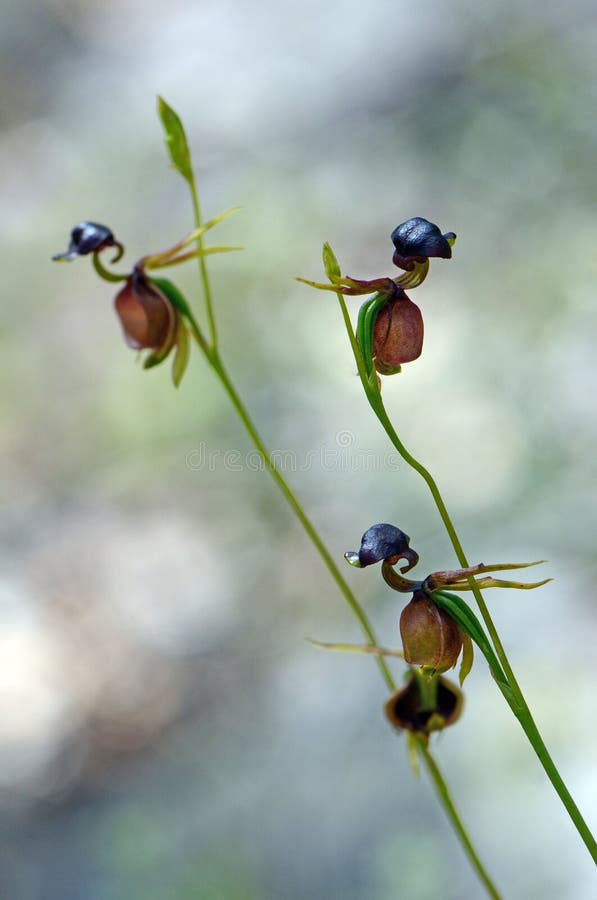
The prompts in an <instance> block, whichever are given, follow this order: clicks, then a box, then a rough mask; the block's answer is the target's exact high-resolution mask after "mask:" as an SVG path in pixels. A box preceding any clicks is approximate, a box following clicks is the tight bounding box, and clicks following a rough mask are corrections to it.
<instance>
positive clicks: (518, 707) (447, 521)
mask: <svg viewBox="0 0 597 900" xmlns="http://www.w3.org/2000/svg"><path fill="white" fill-rule="evenodd" d="M336 296H337V297H338V301H339V303H340V308H341V311H342V317H343V319H344V324H345V325H346V329H347V332H348V336H349V338H350V344H351V347H352V351H353V354H354V357H355V360H356V363H357V367H358V370H359V375H360V377H361V381H362V384H363V388H364V390H365V394H366V396H367V399H368V401H369V405H370V406H371V408H372V410H373V412H374V413H375V415H376V416H377V418H378V420H379V422H380V424H381V426H382V428H383V429H384V431H385V432H386V434H387V435H388V437H389V438H390V441H391V442H392V444H393V445H394V447H395V448H396V450H397V451H398V453H399V454H400V456H401V457H402V458H403V459H404V461H405V462H406V463H408V465H409V466H411V468H413V469H414V470H415V471H416V472H418V473H419V475H420V476H421V477H422V478H423V480H424V481H425V483H426V484H427V486H428V488H429V490H430V492H431V495H432V497H433V500H434V502H435V505H436V507H437V509H438V512H439V514H440V517H441V519H442V522H443V523H444V527H445V529H446V531H447V533H448V536H449V538H450V541H451V543H452V546H453V548H454V551H455V553H456V557H457V559H458V562H459V563H460V565H461V566H462V567H463V568H468V566H469V562H468V560H467V558H466V555H465V553H464V550H463V547H462V544H461V543H460V538H459V537H458V534H457V532H456V529H455V527H454V524H453V522H452V519H451V517H450V515H449V513H448V510H447V507H446V504H445V502H444V499H443V497H442V495H441V493H440V490H439V488H438V486H437V484H436V482H435V479H434V478H433V476H432V475H431V473H430V472H429V471H428V470H427V469H426V468H425V466H423V465H422V464H421V463H420V462H419V461H418V460H417V459H415V457H414V456H413V455H412V454H411V453H409V451H408V450H407V449H406V447H405V446H404V444H403V443H402V441H401V440H400V438H399V436H398V434H397V432H396V429H395V428H394V426H393V425H392V422H391V420H390V417H389V416H388V414H387V412H386V408H385V406H384V403H383V400H382V397H381V394H380V392H379V390H378V389H377V388H376V387H374V386H373V385H372V384H371V382H370V381H369V380H368V379H367V377H366V366H365V362H364V359H363V355H362V353H361V350H360V348H359V346H358V344H357V342H356V338H355V335H354V331H353V328H352V323H351V321H350V316H349V314H348V310H347V307H346V303H345V300H344V297H343V295H342V294H341V293H339V292H338V293H337V294H336ZM469 584H470V586H471V590H472V592H473V594H474V597H475V600H476V601H477V605H478V606H479V610H480V612H481V616H482V617H483V621H484V622H485V625H486V628H487V631H488V632H489V635H490V637H491V640H492V642H493V645H494V647H495V651H496V654H497V656H498V658H499V661H500V663H501V665H502V668H503V670H504V673H505V675H506V678H507V680H508V684H509V685H510V689H511V695H510V694H509V693H508V692H506V691H504V690H502V693H503V695H504V697H505V699H506V700H507V702H508V704H509V705H510V708H511V709H512V711H513V713H514V715H515V716H516V718H517V719H518V721H519V722H520V725H521V727H522V729H523V731H524V732H525V734H526V736H527V738H528V740H529V742H530V744H531V746H532V747H533V749H534V751H535V753H536V754H537V756H538V757H539V760H540V762H541V765H542V766H543V768H544V770H545V773H546V774H547V777H548V778H549V780H550V781H551V783H552V785H553V787H554V788H555V790H556V793H557V794H558V796H559V797H560V800H561V801H562V803H563V804H564V807H565V808H566V810H567V812H568V815H569V816H570V818H571V819H572V821H573V822H574V825H575V826H576V829H577V831H578V833H579V834H580V836H581V838H582V839H583V841H584V843H585V845H586V847H587V849H588V851H589V853H590V854H591V856H592V858H593V860H594V861H595V862H596V863H597V842H596V841H595V838H594V837H593V835H592V833H591V830H590V829H589V827H588V825H587V823H586V822H585V820H584V818H583V816H582V814H581V812H580V810H579V808H578V806H577V805H576V803H575V802H574V800H573V798H572V795H571V794H570V791H569V790H568V788H567V787H566V785H565V783H564V781H563V779H562V777H561V775H560V773H559V772H558V769H557V767H556V765H555V763H554V761H553V759H552V758H551V756H550V754H549V752H548V750H547V747H546V746H545V743H544V741H543V738H542V737H541V734H540V732H539V729H538V728H537V725H536V723H535V721H534V719H533V717H532V714H531V711H530V709H529V706H528V704H527V702H526V700H525V698H524V695H523V693H522V690H521V688H520V685H519V684H518V681H517V679H516V677H515V675H514V672H513V670H512V666H511V665H510V662H509V660H508V657H507V655H506V651H505V650H504V647H503V645H502V642H501V640H500V637H499V634H498V632H497V629H496V627H495V625H494V622H493V619H492V618H491V614H490V612H489V609H488V608H487V604H486V603H485V600H484V599H483V595H482V593H481V591H480V589H479V587H478V585H477V584H476V582H475V580H474V579H473V578H470V579H469Z"/></svg>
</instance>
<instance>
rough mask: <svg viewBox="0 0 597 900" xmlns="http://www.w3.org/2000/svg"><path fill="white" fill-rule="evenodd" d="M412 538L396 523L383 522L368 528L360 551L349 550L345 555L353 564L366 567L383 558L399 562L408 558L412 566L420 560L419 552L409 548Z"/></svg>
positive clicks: (410, 566) (362, 539)
mask: <svg viewBox="0 0 597 900" xmlns="http://www.w3.org/2000/svg"><path fill="white" fill-rule="evenodd" d="M409 543H410V538H409V536H408V535H407V534H404V532H403V531H400V529H399V528H396V526H395V525H388V524H385V523H381V524H379V525H372V526H371V528H368V529H367V531H366V532H365V534H364V535H363V537H362V538H361V549H360V550H359V552H358V553H354V552H350V551H349V552H348V553H345V554H344V556H345V557H346V559H347V560H348V562H349V563H351V565H354V566H357V567H358V568H361V569H363V568H365V566H371V565H373V564H374V563H378V562H381V560H382V559H388V560H392V561H393V562H397V561H398V560H399V559H406V560H408V561H409V563H410V565H409V567H408V568H412V567H413V566H415V565H416V564H417V562H418V561H419V557H418V554H417V553H415V551H414V550H411V549H410V548H409Z"/></svg>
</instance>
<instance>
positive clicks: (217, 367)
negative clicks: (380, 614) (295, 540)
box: [191, 321, 500, 900]
mask: <svg viewBox="0 0 597 900" xmlns="http://www.w3.org/2000/svg"><path fill="white" fill-rule="evenodd" d="M191 324H192V328H193V333H194V335H195V337H196V338H197V343H198V344H199V346H200V347H202V349H203V350H204V353H205V355H206V357H207V359H208V361H209V363H210V365H211V367H212V368H213V370H214V371H215V372H216V374H217V375H218V378H219V379H220V381H221V383H222V386H223V387H224V389H225V391H226V393H227V394H228V397H229V399H230V401H231V403H232V405H233V406H234V409H235V410H236V412H237V414H238V416H239V418H240V420H241V421H242V423H243V425H244V427H245V430H246V431H247V433H248V435H249V437H250V438H251V440H252V442H253V444H254V446H255V448H256V450H257V451H258V453H259V455H260V456H261V458H262V460H263V462H264V464H265V466H266V468H267V470H268V472H269V473H270V475H271V476H272V478H273V479H274V481H275V482H276V484H277V486H278V488H279V489H280V491H281V492H282V494H283V495H284V497H285V498H286V500H287V502H288V503H289V505H290V507H291V508H292V510H293V512H294V514H295V515H296V517H297V518H298V520H299V522H300V523H301V525H302V526H303V528H304V530H305V531H306V533H307V535H308V537H309V538H310V540H311V542H312V543H313V545H314V546H315V548H316V550H317V552H318V553H319V555H320V557H321V559H322V560H323V562H324V564H325V566H326V567H327V569H328V571H329V573H330V575H331V576H332V578H333V580H334V582H335V583H336V585H337V587H338V589H339V590H340V592H341V593H342V595H343V597H344V598H345V600H346V602H347V603H348V605H349V606H350V608H351V610H352V612H353V614H354V616H355V617H356V619H357V620H358V622H359V624H360V626H361V628H362V630H363V633H364V634H365V636H366V637H367V640H368V641H369V643H370V644H371V645H372V646H374V647H378V644H377V640H376V637H375V634H374V632H373V629H372V627H371V625H370V623H369V620H368V618H367V616H366V614H365V611H364V610H363V608H362V606H361V605H360V603H359V601H358V600H357V598H356V597H355V595H354V594H353V592H352V590H351V589H350V587H349V586H348V584H347V582H346V581H345V580H344V577H343V576H342V574H341V573H340V570H339V569H338V567H337V566H336V563H335V562H334V560H333V557H332V556H331V554H330V552H329V551H328V549H327V547H326V546H325V544H324V543H323V541H322V540H321V538H320V536H319V534H318V532H317V530H316V528H315V526H314V525H313V523H312V522H311V520H310V519H309V517H308V516H307V514H306V513H305V511H304V510H303V507H302V506H301V504H300V502H299V501H298V499H297V497H296V496H295V494H294V492H293V491H292V489H291V488H290V486H289V485H288V483H287V482H286V480H285V478H284V477H283V476H282V474H281V473H280V472H279V471H278V469H277V468H276V466H275V464H274V463H273V462H272V459H271V456H270V454H269V453H268V451H267V448H266V447H265V444H264V443H263V441H262V439H261V437H260V435H259V433H258V431H257V429H256V428H255V425H254V424H253V421H252V419H251V417H250V416H249V413H248V411H247V410H246V408H245V406H244V404H243V403H242V401H241V399H240V397H239V395H238V393H237V391H236V389H235V387H234V385H233V384H232V381H231V380H230V377H229V375H228V373H227V372H226V370H225V368H224V366H223V364H222V361H221V359H220V357H219V355H218V353H217V350H211V351H205V349H204V347H203V346H202V343H201V332H200V331H199V329H198V326H197V324H196V322H194V321H193V322H192V323H191ZM375 659H376V662H377V665H378V667H379V669H380V672H381V675H382V677H383V679H384V681H385V683H386V685H387V687H388V688H389V690H390V691H391V692H392V693H393V692H395V691H396V682H395V681H394V678H393V676H392V673H391V672H390V669H389V667H388V665H387V663H386V661H385V659H384V657H383V655H381V654H375ZM420 743H421V742H420ZM421 755H422V757H423V760H424V762H425V765H426V766H427V768H428V770H429V773H430V776H431V779H432V781H433V784H434V787H435V789H436V791H437V794H438V798H439V800H440V803H441V804H442V806H443V807H444V810H445V812H446V815H447V816H448V819H449V820H450V822H451V824H452V827H453V828H454V831H455V832H456V834H457V835H458V837H459V838H460V840H461V842H462V845H463V847H464V850H465V852H466V854H467V856H468V858H469V861H470V863H471V865H472V866H473V868H474V869H475V871H476V872H477V875H478V877H479V879H480V881H481V882H482V883H483V884H484V886H485V887H486V889H487V891H488V893H489V896H490V897H492V898H494V900H500V895H499V893H498V891H497V888H496V887H495V886H494V885H493V883H492V881H491V879H490V877H489V875H488V873H487V871H486V870H485V868H484V867H483V864H482V863H481V860H480V859H479V857H478V855H477V853H476V852H475V849H474V847H473V844H472V841H471V839H470V837H469V835H468V832H467V830H466V828H465V826H464V823H463V821H462V819H461V818H460V815H459V814H458V811H457V809H456V807H455V805H454V802H453V800H452V798H451V796H450V792H449V790H448V786H447V784H446V782H445V780H444V778H443V776H442V774H441V773H440V770H439V768H438V767H437V764H436V763H435V761H434V759H433V756H432V755H431V753H430V751H429V750H428V748H425V750H424V752H423V750H421Z"/></svg>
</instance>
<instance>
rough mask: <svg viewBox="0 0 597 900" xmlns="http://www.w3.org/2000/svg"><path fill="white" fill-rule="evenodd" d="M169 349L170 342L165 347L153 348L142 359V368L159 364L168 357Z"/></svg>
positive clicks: (170, 348) (151, 367)
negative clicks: (151, 351)
mask: <svg viewBox="0 0 597 900" xmlns="http://www.w3.org/2000/svg"><path fill="white" fill-rule="evenodd" d="M171 350H172V344H168V345H167V346H166V348H165V349H160V350H154V351H153V353H150V354H149V356H146V357H145V359H144V360H143V368H144V369H153V368H154V367H155V366H159V365H160V363H163V362H164V360H165V359H166V358H167V357H168V355H169V354H170V351H171Z"/></svg>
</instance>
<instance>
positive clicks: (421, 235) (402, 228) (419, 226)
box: [392, 216, 456, 265]
mask: <svg viewBox="0 0 597 900" xmlns="http://www.w3.org/2000/svg"><path fill="white" fill-rule="evenodd" d="M455 237H456V235H455V234H454V232H453V231H448V232H446V233H445V234H442V233H441V231H440V230H439V228H438V226H437V225H434V224H433V222H429V221H428V220H427V219H422V218H421V217H420V216H415V217H414V218H412V219H408V220H407V221H406V222H402V223H401V224H400V225H397V226H396V228H395V229H394V231H393V232H392V243H393V244H394V246H395V248H396V252H395V254H394V257H395V258H394V262H396V264H397V265H399V263H398V262H397V259H398V260H404V259H405V258H406V259H408V258H413V257H414V258H418V259H420V260H423V259H425V258H427V257H430V256H439V257H441V258H442V259H451V257H452V247H451V245H450V241H449V239H450V240H451V239H454V238H455Z"/></svg>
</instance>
